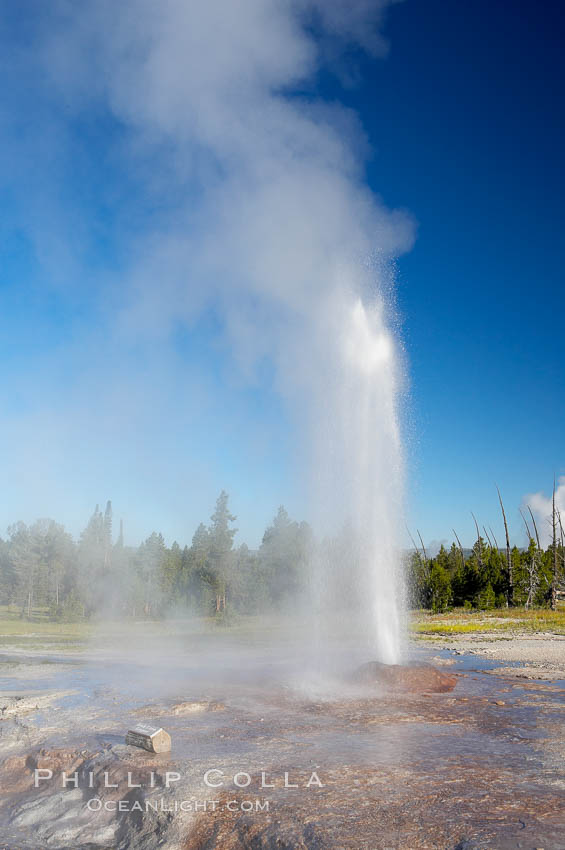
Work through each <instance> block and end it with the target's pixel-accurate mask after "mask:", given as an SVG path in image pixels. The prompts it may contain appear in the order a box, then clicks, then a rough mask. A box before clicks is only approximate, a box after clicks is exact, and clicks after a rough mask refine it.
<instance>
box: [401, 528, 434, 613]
mask: <svg viewBox="0 0 565 850" xmlns="http://www.w3.org/2000/svg"><path fill="white" fill-rule="evenodd" d="M406 531H407V532H408V536H409V537H410V540H411V541H412V545H413V547H414V551H415V552H416V554H417V556H418V561H419V562H420V564H421V565H422V566H423V568H424V577H425V580H426V582H427V580H428V578H429V564H428V556H427V553H426V547H425V546H424V543H423V540H422V535H421V534H420V532H419V531H418V530H417V529H416V531H417V534H418V537H419V538H420V543H421V544H422V553H423V561H422V554H421V553H420V549H419V547H418V544H417V543H416V541H415V540H414V538H413V537H412V534H411V532H410V529H409V528H408V526H406ZM418 596H419V597H420V602H424V605H425V600H424V599H423V595H421V594H418Z"/></svg>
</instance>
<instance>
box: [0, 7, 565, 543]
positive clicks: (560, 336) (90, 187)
mask: <svg viewBox="0 0 565 850" xmlns="http://www.w3.org/2000/svg"><path fill="white" fill-rule="evenodd" d="M0 8H1V9H2V20H1V23H0V55H1V59H0V69H1V73H2V78H3V82H2V85H1V91H0V210H1V218H0V262H1V266H0V287H1V295H0V297H1V305H0V310H1V313H0V357H1V361H0V362H1V370H2V371H1V388H2V392H1V396H0V398H1V404H2V410H3V416H2V424H1V430H0V438H1V440H2V443H1V450H2V456H3V461H2V468H3V471H4V486H3V487H2V492H1V493H0V533H1V534H3V533H4V530H5V527H6V526H7V525H8V523H10V522H12V521H15V520H16V519H19V518H22V519H24V520H26V521H30V520H32V519H34V518H35V517H36V516H45V515H49V516H53V517H54V518H56V519H59V520H61V521H63V522H65V523H66V524H67V525H68V527H69V528H70V530H72V531H73V532H74V533H76V532H78V531H79V530H80V528H81V527H82V526H84V524H85V523H86V520H87V519H88V515H89V513H90V512H91V510H92V508H93V507H94V504H95V503H96V502H104V501H105V500H106V499H107V498H111V499H112V500H113V503H114V505H115V509H116V515H117V516H124V517H125V521H126V537H127V538H128V539H129V541H130V542H134V541H135V540H136V539H138V538H139V537H140V536H146V535H148V534H149V533H150V532H151V531H152V530H153V529H154V528H156V529H157V530H162V531H163V533H164V534H165V535H166V537H167V539H168V541H169V542H171V541H172V539H173V538H177V539H179V540H180V541H181V542H185V541H189V540H190V537H191V536H192V533H193V531H194V528H195V526H196V524H197V523H198V522H199V521H200V520H201V519H203V520H206V519H207V518H208V516H209V515H210V513H211V511H212V507H213V502H214V499H215V496H216V494H217V492H218V491H219V489H220V488H222V487H225V488H226V489H228V491H229V492H230V493H231V494H232V505H233V509H234V511H235V512H236V513H237V514H238V517H239V522H238V524H239V527H240V529H241V534H240V539H247V540H248V541H249V543H250V544H251V545H256V544H257V542H258V540H259V539H260V537H261V534H262V531H263V528H264V526H265V524H266V522H268V520H269V519H270V517H272V516H273V514H274V513H275V511H276V508H277V506H278V504H279V503H280V502H284V503H285V504H286V505H287V507H288V508H289V510H290V512H291V513H293V514H295V515H298V517H297V518H301V515H302V514H304V513H307V506H306V505H304V503H303V499H302V496H301V494H300V493H299V492H298V490H297V483H296V466H297V458H296V456H295V452H294V442H293V432H292V426H291V425H290V423H289V422H288V421H287V416H286V413H285V410H284V406H283V405H282V403H281V401H280V400H279V398H278V397H277V394H276V393H275V392H274V391H273V390H272V389H270V388H269V385H270V384H269V381H268V380H266V381H258V382H255V383H254V384H252V385H249V384H248V383H246V382H245V381H244V380H242V379H241V378H238V377H237V372H236V370H234V369H232V367H231V364H230V353H229V351H228V350H226V349H225V348H224V347H223V345H222V341H221V340H222V334H221V328H220V327H219V325H220V324H221V320H220V319H219V318H218V317H217V316H216V315H215V314H214V311H213V310H207V311H206V312H205V313H204V314H203V315H200V317H199V318H198V319H197V318H196V317H195V319H194V321H193V322H191V323H189V324H188V325H187V324H186V323H179V326H178V328H176V329H175V332H174V334H173V335H172V338H171V339H170V340H169V342H168V345H167V350H166V354H165V353H164V352H163V349H162V346H161V344H160V340H159V339H158V338H156V339H155V340H154V341H152V340H151V339H149V340H147V339H145V340H144V342H143V344H141V343H140V344H139V345H136V340H135V334H134V335H133V337H132V334H131V331H129V330H128V329H127V328H126V329H125V330H124V337H127V345H126V344H123V345H122V344H119V345H117V344H116V341H115V337H114V336H112V335H111V334H110V331H109V330H108V331H107V330H106V329H107V328H110V326H111V324H112V318H113V317H114V316H115V315H116V313H117V312H119V309H120V306H121V304H120V298H121V295H120V292H119V289H118V288H117V287H116V285H115V282H116V280H117V279H119V275H120V273H121V270H122V269H123V268H124V267H125V265H126V264H127V262H128V252H129V253H131V251H132V250H134V251H135V245H136V239H137V238H139V234H140V233H143V232H144V227H145V225H146V223H147V221H148V220H158V221H161V220H164V221H166V213H164V212H163V210H161V209H159V208H155V207H153V206H151V204H150V203H149V202H148V201H147V199H146V197H145V196H144V189H143V181H142V180H140V178H139V175H138V173H136V171H135V170H134V169H132V170H131V172H128V171H127V170H126V171H124V169H123V167H122V165H123V159H122V158H121V154H123V146H124V145H127V144H130V143H131V140H130V139H129V137H128V135H127V133H126V132H125V131H124V128H123V126H122V125H121V123H120V121H118V120H117V119H116V118H115V116H114V115H113V114H112V113H111V111H110V110H108V108H104V107H103V106H102V105H101V104H100V103H99V102H98V101H93V102H91V103H89V104H88V106H87V107H84V106H82V105H81V108H80V109H77V108H76V103H75V102H73V103H70V100H69V98H70V96H68V95H67V94H65V93H61V92H59V91H58V89H57V86H56V84H55V83H51V82H50V81H49V80H47V81H46V80H45V69H44V67H43V65H42V64H41V62H40V61H38V60H36V58H35V56H34V45H35V44H36V43H37V40H38V38H39V36H38V33H39V34H43V33H44V32H45V31H49V29H50V28H51V27H53V26H55V25H56V23H57V22H56V21H55V20H51V19H50V12H49V6H48V4H43V3H39V2H35V0H29V2H26V0H24V2H15V0H14V2H10V1H9V0H5V2H3V3H2V4H1V7H0ZM53 17H54V16H53ZM564 17H565V13H564V11H563V8H562V6H561V5H560V4H558V3H548V2H539V3H533V2H532V3H515V4H508V3H507V2H502V1H501V0H488V2H487V0H474V2H472V3H470V2H466V3H451V4H447V3H445V2H439V0H406V2H404V3H400V4H398V5H394V6H393V7H392V8H391V9H390V10H389V14H388V18H387V23H386V26H385V35H386V37H387V40H388V41H389V43H390V52H389V55H388V56H387V57H386V58H384V59H383V58H378V59H373V58H367V57H364V56H363V55H362V54H361V53H357V51H353V52H352V54H351V55H350V57H349V62H348V64H349V66H350V69H351V67H354V68H355V73H354V74H353V75H352V76H353V78H354V79H349V80H347V79H346V80H345V84H344V80H343V77H341V82H339V81H338V80H336V77H334V76H330V75H326V74H322V75H320V76H319V77H318V78H317V80H316V82H315V83H313V84H312V87H311V88H310V90H309V92H310V93H311V94H315V95H317V96H319V97H320V98H322V99H323V100H327V101H335V100H337V101H340V102H342V103H344V104H346V105H347V106H350V107H351V108H353V109H354V110H355V111H356V112H357V113H358V115H359V117H360V120H361V122H362V124H363V126H364V128H365V132H366V134H367V136H368V139H369V142H370V144H371V146H372V148H373V155H372V157H371V159H370V161H369V164H368V169H367V182H368V184H369V185H370V187H371V188H372V189H373V190H374V191H375V192H377V193H378V194H380V195H381V196H382V198H383V200H384V202H385V203H386V204H387V205H389V206H391V207H401V208H405V209H407V210H409V211H410V212H411V213H412V215H413V216H414V217H415V219H416V221H417V225H418V231H417V239H416V243H415V246H414V248H413V249H412V251H411V252H410V253H408V254H406V255H404V256H402V257H401V258H400V259H399V260H398V262H397V277H398V291H397V301H398V311H399V316H400V323H401V333H402V338H403V343H404V347H405V349H406V353H407V359H408V363H409V374H410V384H411V390H410V402H409V405H408V411H409V412H408V428H407V430H408V437H409V440H408V442H409V446H408V471H409V479H408V484H409V488H408V489H409V507H410V515H409V522H410V525H411V526H412V527H413V528H416V527H418V528H419V529H420V530H421V532H422V535H423V537H424V539H425V540H426V541H430V540H434V539H435V540H440V539H443V538H447V537H450V536H451V528H452V527H455V528H456V530H457V531H458V533H459V535H460V536H461V537H462V539H463V541H464V543H466V544H469V543H470V542H471V541H472V536H473V526H472V520H471V516H470V511H471V510H473V511H474V512H475V513H476V514H477V516H478V518H479V521H480V522H481V523H482V522H485V523H486V524H487V525H489V524H490V525H493V526H494V527H495V530H498V529H499V528H500V521H499V518H498V507H497V501H496V490H495V482H496V483H498V485H499V486H500V488H501V490H502V492H503V495H504V497H505V500H506V504H507V508H508V512H509V514H510V518H511V523H512V527H513V529H514V531H515V536H516V539H517V541H518V542H521V537H520V534H521V532H520V525H519V522H520V520H519V515H518V511H517V508H518V506H519V504H520V502H521V500H522V498H523V497H524V495H525V494H527V493H531V492H535V491H539V490H545V491H546V492H547V491H548V490H549V489H550V487H551V483H552V479H553V475H554V473H556V474H557V475H559V474H560V473H563V472H565V445H564V443H565V440H564V436H565V380H564V377H563V374H564V373H563V370H564V364H565V333H564V330H563V329H564V327H565V310H564V307H563V290H564V287H563V268H564V262H563V261H564V256H563V254H564V247H563V246H564V239H563V226H564V215H563V196H564V189H565V186H564V169H563V151H564V150H565V137H564V136H565V134H564V102H563V93H562V80H563V78H564V77H565V67H564V66H565V58H564V55H563V53H564V52H563V40H564V29H565V27H564ZM342 61H343V60H342ZM350 76H351V75H350ZM93 86H95V81H93ZM118 152H119V153H118ZM119 154H120V155H119ZM195 203H197V199H196V198H195ZM171 206H174V204H173V203H172V200H171ZM116 233H120V238H119V239H117V238H116ZM132 246H134V247H133V248H132ZM164 274H165V275H166V271H165V272H164ZM159 285H161V282H160V283H159ZM163 286H164V290H163V296H162V297H163V299H164V300H166V299H167V292H166V281H164V282H163ZM266 368H268V366H267V367H266Z"/></svg>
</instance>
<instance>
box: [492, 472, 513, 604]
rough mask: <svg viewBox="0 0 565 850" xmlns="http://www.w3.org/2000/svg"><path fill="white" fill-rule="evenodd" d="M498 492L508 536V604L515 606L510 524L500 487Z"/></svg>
mask: <svg viewBox="0 0 565 850" xmlns="http://www.w3.org/2000/svg"><path fill="white" fill-rule="evenodd" d="M496 492H497V493H498V501H499V502H500V509H501V511H502V519H503V520H504V533H505V534H506V577H507V579H508V590H507V593H506V604H507V605H513V604H514V575H513V571H512V558H511V556H510V537H509V536H508V523H507V522H506V511H505V510H504V505H503V503H502V496H501V495H500V490H499V489H498V487H497V488H496Z"/></svg>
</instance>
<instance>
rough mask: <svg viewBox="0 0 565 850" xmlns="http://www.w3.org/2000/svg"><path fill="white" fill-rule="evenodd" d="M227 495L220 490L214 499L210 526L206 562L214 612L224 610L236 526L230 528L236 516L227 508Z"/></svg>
mask: <svg viewBox="0 0 565 850" xmlns="http://www.w3.org/2000/svg"><path fill="white" fill-rule="evenodd" d="M228 499H229V496H228V494H227V493H226V491H225V490H222V492H221V493H220V495H219V496H218V499H217V501H216V510H215V511H214V513H213V514H212V517H211V519H212V525H211V526H210V530H209V535H210V549H209V554H208V563H209V568H210V574H211V576H212V578H213V582H214V590H215V596H216V612H217V613H218V612H220V611H225V610H226V587H227V583H228V577H229V572H230V566H231V562H232V559H231V552H232V547H233V538H234V536H235V534H236V532H237V528H230V524H231V523H232V522H235V520H236V517H235V516H234V515H233V514H231V513H230V511H229V509H228Z"/></svg>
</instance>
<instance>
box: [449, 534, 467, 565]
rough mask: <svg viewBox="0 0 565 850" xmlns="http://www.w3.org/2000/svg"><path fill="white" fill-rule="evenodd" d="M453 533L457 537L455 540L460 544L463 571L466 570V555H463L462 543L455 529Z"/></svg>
mask: <svg viewBox="0 0 565 850" xmlns="http://www.w3.org/2000/svg"><path fill="white" fill-rule="evenodd" d="M452 531H453V533H454V535H455V539H456V540H457V542H458V544H459V551H460V552H461V567H462V568H463V569H465V555H464V554H463V547H462V545H461V541H460V540H459V537H458V536H457V532H456V531H455V529H454V528H453V529H452Z"/></svg>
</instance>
